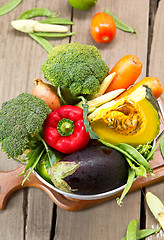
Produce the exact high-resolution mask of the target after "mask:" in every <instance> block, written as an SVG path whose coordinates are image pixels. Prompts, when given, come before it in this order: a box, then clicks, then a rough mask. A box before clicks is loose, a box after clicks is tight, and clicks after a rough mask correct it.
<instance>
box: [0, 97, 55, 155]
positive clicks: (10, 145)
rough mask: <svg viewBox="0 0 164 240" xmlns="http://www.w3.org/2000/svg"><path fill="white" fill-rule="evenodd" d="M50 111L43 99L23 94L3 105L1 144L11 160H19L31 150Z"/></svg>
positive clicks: (1, 111)
mask: <svg viewBox="0 0 164 240" xmlns="http://www.w3.org/2000/svg"><path fill="white" fill-rule="evenodd" d="M50 111H51V110H50V109H49V108H48V106H47V105H46V104H45V102H44V101H42V100H41V99H39V98H37V97H35V96H33V95H31V94H28V93H22V94H20V95H18V96H17V97H16V98H13V99H11V100H9V101H7V102H4V103H3V104H2V108H1V110H0V143H1V148H2V150H3V151H4V152H5V153H6V154H7V156H8V157H9V158H17V157H18V156H19V155H21V154H23V152H24V151H25V150H26V149H28V148H29V146H30V144H31V142H32V141H33V139H34V138H35V142H36V141H37V137H36V135H37V134H38V133H40V132H41V131H42V128H43V123H44V120H45V119H46V117H47V115H48V114H49V113H50Z"/></svg>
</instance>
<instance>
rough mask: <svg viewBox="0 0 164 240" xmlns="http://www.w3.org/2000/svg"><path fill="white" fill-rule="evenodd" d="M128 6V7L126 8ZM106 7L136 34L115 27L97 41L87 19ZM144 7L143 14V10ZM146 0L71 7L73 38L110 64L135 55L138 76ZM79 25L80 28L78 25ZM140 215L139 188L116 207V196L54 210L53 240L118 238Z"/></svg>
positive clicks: (144, 55)
mask: <svg viewBox="0 0 164 240" xmlns="http://www.w3.org/2000/svg"><path fill="white" fill-rule="evenodd" d="M127 6H128V8H127ZM105 8H109V9H110V10H111V11H112V12H113V13H114V14H115V15H116V16H117V17H118V18H120V19H121V20H122V21H124V22H126V23H127V24H129V25H131V26H133V27H135V28H136V29H137V30H138V36H136V35H132V34H128V33H125V32H122V31H120V30H117V34H116V38H115V39H114V40H113V42H111V43H109V44H98V43H96V42H94V40H93V39H92V37H91V35H90V30H89V28H90V21H91V18H92V17H93V15H94V14H95V13H96V12H100V11H104V9H105ZM143 9H144V14H143V13H142V12H143ZM148 12H149V1H142V0H140V1H137V2H136V1H129V0H124V1H118V0H117V1H114V0H113V1H112V0H110V1H109V0H108V1H107V0H106V1H105V0H102V1H98V2H97V4H96V5H95V7H94V8H92V9H91V10H89V11H85V12H84V11H79V10H76V9H74V10H73V13H74V15H73V19H74V22H75V26H74V27H73V31H75V32H78V34H77V35H76V36H74V37H73V39H72V41H77V42H80V43H86V44H94V45H95V46H96V47H97V48H98V49H99V50H100V52H101V54H102V57H103V59H104V60H105V61H106V62H107V63H108V65H109V66H110V67H111V68H112V67H113V65H114V64H115V63H116V62H117V61H118V60H119V59H120V58H121V57H122V56H124V55H126V54H135V55H137V56H138V57H139V58H140V60H141V61H142V63H143V71H142V74H141V76H140V79H141V78H143V77H145V75H146V60H147V40H148V35H147V33H148ZM79 26H81V27H80V29H79ZM139 218H140V191H138V192H135V193H132V194H129V195H128V196H127V197H126V199H125V200H124V204H123V206H122V208H119V207H118V206H117V204H116V201H115V200H112V201H109V202H106V203H104V204H102V205H99V206H96V207H93V208H91V209H87V210H85V211H81V212H76V213H74V212H64V211H63V210H61V209H58V210H57V226H56V235H55V238H54V239H55V240H62V239H66V240H67V239H68V240H69V239H72V240H74V239H77V238H78V239H79V240H82V239H89V240H92V239H94V240H96V239H116V240H117V239H121V238H122V237H123V236H124V235H125V231H126V227H127V225H128V223H129V221H130V220H132V219H139Z"/></svg>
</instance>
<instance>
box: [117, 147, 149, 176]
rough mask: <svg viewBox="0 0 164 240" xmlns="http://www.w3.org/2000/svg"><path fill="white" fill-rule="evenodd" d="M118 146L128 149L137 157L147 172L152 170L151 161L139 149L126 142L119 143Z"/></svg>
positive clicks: (129, 152)
mask: <svg viewBox="0 0 164 240" xmlns="http://www.w3.org/2000/svg"><path fill="white" fill-rule="evenodd" d="M117 146H118V147H119V148H121V149H123V150H124V151H126V152H127V153H128V154H129V155H131V156H132V157H134V158H135V159H137V161H138V162H139V163H140V164H141V165H143V166H144V167H145V168H146V170H147V172H150V170H151V168H150V165H149V163H148V162H147V161H146V159H145V158H144V157H143V156H142V155H141V153H139V152H138V151H137V149H135V148H134V147H132V146H131V145H129V144H126V143H119V144H118V145H117Z"/></svg>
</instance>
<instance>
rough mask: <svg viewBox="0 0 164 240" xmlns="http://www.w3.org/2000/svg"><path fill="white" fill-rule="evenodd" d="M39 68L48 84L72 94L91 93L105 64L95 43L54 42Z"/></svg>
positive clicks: (97, 88)
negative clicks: (57, 43)
mask: <svg viewBox="0 0 164 240" xmlns="http://www.w3.org/2000/svg"><path fill="white" fill-rule="evenodd" d="M42 72H43V74H44V77H45V78H46V79H47V80H48V81H49V82H50V83H51V84H52V85H54V86H55V87H60V88H61V89H64V90H65V89H69V91H70V93H71V94H72V96H73V97H76V96H79V95H85V96H86V95H87V96H88V97H91V96H92V95H94V94H95V93H97V92H98V91H99V88H100V84H101V82H102V81H103V80H104V78H105V77H106V76H107V74H108V72H109V68H108V66H107V65H106V63H105V62H104V61H103V59H102V57H101V54H100V52H99V50H98V49H97V48H96V47H95V46H92V45H86V44H80V43H77V42H74V43H68V44H65V45H57V46H55V47H54V48H53V49H52V50H51V52H50V53H49V54H48V57H47V61H46V62H45V64H43V66H42Z"/></svg>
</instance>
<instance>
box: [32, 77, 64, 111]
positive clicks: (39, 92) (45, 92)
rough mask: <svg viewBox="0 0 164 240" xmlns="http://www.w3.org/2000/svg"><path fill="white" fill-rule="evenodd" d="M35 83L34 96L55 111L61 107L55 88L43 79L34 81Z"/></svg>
mask: <svg viewBox="0 0 164 240" xmlns="http://www.w3.org/2000/svg"><path fill="white" fill-rule="evenodd" d="M33 83H34V85H35V87H34V88H33V90H32V95H34V96H35V97H38V98H40V99H42V100H43V101H44V102H45V103H46V104H47V106H48V107H49V108H50V109H51V110H53V111H54V110H56V109H57V108H58V107H60V99H59V97H58V95H57V90H56V88H55V87H54V86H52V85H50V84H47V83H44V82H43V81H42V80H41V79H34V80H33Z"/></svg>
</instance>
